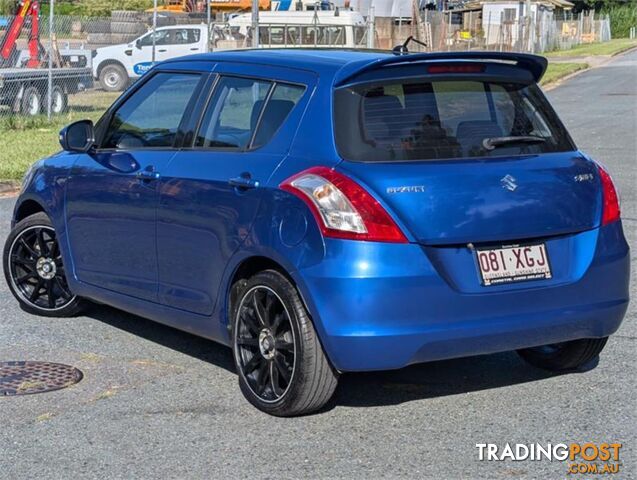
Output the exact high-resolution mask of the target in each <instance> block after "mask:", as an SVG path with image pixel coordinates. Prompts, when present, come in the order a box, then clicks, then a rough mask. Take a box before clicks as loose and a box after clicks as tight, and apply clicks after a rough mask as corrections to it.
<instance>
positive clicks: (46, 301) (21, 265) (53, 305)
mask: <svg viewBox="0 0 637 480" xmlns="http://www.w3.org/2000/svg"><path fill="white" fill-rule="evenodd" d="M3 264H4V275H5V278H6V280H7V284H8V285H9V288H10V289H11V293H13V296H14V297H15V298H16V299H17V300H18V301H19V302H20V305H21V306H22V308H23V309H24V310H26V311H28V312H30V313H34V314H36V315H42V316H47V317H70V316H74V315H76V314H78V313H79V312H80V310H81V309H82V306H83V302H82V300H81V299H80V298H78V297H77V296H76V295H74V294H73V293H72V292H71V291H70V289H69V286H68V283H67V281H66V275H65V270H64V264H63V262H62V255H61V253H60V247H59V245H58V241H57V236H56V234H55V229H54V228H53V225H52V224H51V221H50V220H49V217H47V216H46V214H44V213H36V214H34V215H31V216H29V217H27V218H25V219H24V220H22V221H20V222H18V224H17V225H16V226H15V227H14V228H13V230H12V231H11V233H10V234H9V237H8V238H7V241H6V243H5V246H4V256H3Z"/></svg>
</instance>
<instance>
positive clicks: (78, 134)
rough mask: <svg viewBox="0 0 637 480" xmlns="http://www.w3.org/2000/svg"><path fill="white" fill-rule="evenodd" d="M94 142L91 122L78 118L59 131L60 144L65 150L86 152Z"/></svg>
mask: <svg viewBox="0 0 637 480" xmlns="http://www.w3.org/2000/svg"><path fill="white" fill-rule="evenodd" d="M94 143H95V132H94V129H93V122H92V121H90V120H80V121H79V122H74V123H71V124H70V125H67V126H66V127H64V128H63V129H62V130H61V131H60V145H62V148H63V149H64V150H66V151H67V152H87V151H89V150H90V148H91V147H92V146H93V144H94Z"/></svg>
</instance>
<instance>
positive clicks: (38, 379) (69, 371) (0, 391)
mask: <svg viewBox="0 0 637 480" xmlns="http://www.w3.org/2000/svg"><path fill="white" fill-rule="evenodd" d="M82 377H83V375H82V372H80V371H79V370H78V369H77V368H75V367H71V366H70V365H62V364H61V363H49V362H0V396H12V395H29V394H31V393H42V392H50V391H52V390H59V389H60V388H66V387H70V386H71V385H73V384H74V383H77V382H79V381H80V380H82Z"/></svg>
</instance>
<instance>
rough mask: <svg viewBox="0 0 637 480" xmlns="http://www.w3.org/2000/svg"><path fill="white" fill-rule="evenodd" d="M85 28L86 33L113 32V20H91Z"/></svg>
mask: <svg viewBox="0 0 637 480" xmlns="http://www.w3.org/2000/svg"><path fill="white" fill-rule="evenodd" d="M84 30H85V31H86V33H111V22H110V20H89V21H87V22H86V24H85V27H84Z"/></svg>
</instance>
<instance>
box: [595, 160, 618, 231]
mask: <svg viewBox="0 0 637 480" xmlns="http://www.w3.org/2000/svg"><path fill="white" fill-rule="evenodd" d="M598 170H599V178H600V179H601V182H602V198H603V201H604V204H603V206H602V225H608V224H609V223H612V222H615V221H617V220H619V216H620V210H619V196H618V195H617V190H616V189H615V185H614V184H613V179H612V178H610V175H609V174H608V172H607V171H606V170H605V169H604V168H602V167H600V166H598Z"/></svg>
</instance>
